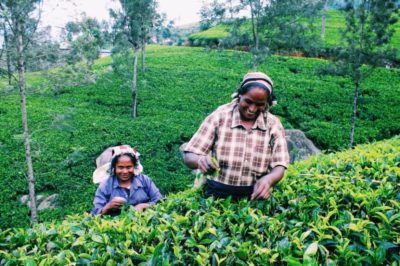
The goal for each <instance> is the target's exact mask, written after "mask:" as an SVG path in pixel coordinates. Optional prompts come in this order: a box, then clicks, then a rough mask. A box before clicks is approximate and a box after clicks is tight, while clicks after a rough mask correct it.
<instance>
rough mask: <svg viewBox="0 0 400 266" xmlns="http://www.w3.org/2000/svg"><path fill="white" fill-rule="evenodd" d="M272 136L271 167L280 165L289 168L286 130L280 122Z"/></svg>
mask: <svg viewBox="0 0 400 266" xmlns="http://www.w3.org/2000/svg"><path fill="white" fill-rule="evenodd" d="M272 138H273V141H272V143H273V145H272V157H271V163H270V166H271V169H272V168H274V167H276V166H278V165H280V166H283V167H285V168H287V167H288V165H289V151H288V147H287V142H286V138H285V130H284V128H283V126H282V124H281V123H280V122H279V123H278V125H277V126H276V128H275V130H273V132H272Z"/></svg>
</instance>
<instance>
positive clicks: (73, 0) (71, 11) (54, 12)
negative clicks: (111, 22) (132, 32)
mask: <svg viewBox="0 0 400 266" xmlns="http://www.w3.org/2000/svg"><path fill="white" fill-rule="evenodd" d="M118 2H119V1H118V0H117V1H114V0H44V1H43V4H42V17H41V20H42V25H43V26H46V25H50V26H52V29H53V31H56V32H57V31H59V30H60V29H61V28H62V27H63V26H64V25H65V23H66V22H68V21H71V20H78V19H79V17H80V14H81V13H82V12H85V13H86V14H87V16H89V17H96V18H98V19H99V20H102V19H105V20H108V18H109V17H108V10H109V9H110V8H115V7H118V6H119V4H118ZM158 3H159V11H160V12H162V13H166V14H167V19H168V20H171V19H173V20H175V25H185V24H189V23H193V22H197V21H199V20H200V15H199V14H198V13H199V10H200V7H201V4H202V0H158ZM53 34H54V32H53Z"/></svg>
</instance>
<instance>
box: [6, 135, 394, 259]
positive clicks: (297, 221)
mask: <svg viewBox="0 0 400 266" xmlns="http://www.w3.org/2000/svg"><path fill="white" fill-rule="evenodd" d="M399 154H400V139H399V138H398V137H397V138H394V139H391V140H387V141H382V142H378V143H375V144H371V145H362V146H359V147H356V148H355V149H354V150H351V151H346V152H342V153H338V154H329V155H323V156H319V157H317V158H312V159H311V160H310V161H303V162H299V163H296V164H294V165H293V166H290V167H289V169H288V173H287V175H286V177H285V178H284V180H283V181H282V182H280V183H279V184H278V185H277V186H276V188H275V189H274V191H273V193H272V197H271V198H270V199H269V200H265V201H264V200H263V201H248V200H247V199H244V200H240V201H232V200H231V199H230V198H228V199H215V198H213V197H210V198H204V196H203V194H202V192H201V191H200V190H197V191H196V190H186V191H184V192H179V193H177V194H170V195H168V196H167V197H166V198H165V199H164V201H163V202H162V203H159V204H157V205H155V206H154V208H152V209H149V210H146V211H145V212H136V211H134V210H133V209H126V210H125V211H124V212H123V214H122V215H120V216H118V217H114V218H110V217H104V218H103V217H95V218H92V217H91V216H89V215H87V214H85V215H74V216H69V217H67V219H65V220H64V221H60V222H52V223H43V224H38V225H36V226H34V227H33V228H31V229H7V230H4V231H0V265H18V264H22V263H25V264H29V265H66V264H80V265H138V264H139V265H270V264H277V265H278V264H290V265H397V263H398V261H399V260H400V253H399V250H400V242H399V235H400V203H399V202H400V187H399V183H400V171H399V169H400V168H399V166H400V157H399Z"/></svg>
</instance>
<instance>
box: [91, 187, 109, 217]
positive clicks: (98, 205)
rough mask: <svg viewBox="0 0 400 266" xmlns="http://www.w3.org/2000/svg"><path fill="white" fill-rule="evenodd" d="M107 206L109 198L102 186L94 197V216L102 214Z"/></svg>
mask: <svg viewBox="0 0 400 266" xmlns="http://www.w3.org/2000/svg"><path fill="white" fill-rule="evenodd" d="M106 204H107V196H106V193H104V191H103V189H102V187H101V186H100V187H98V188H97V190H96V194H95V196H94V200H93V205H94V208H93V209H92V211H91V213H92V215H97V214H100V213H101V211H102V210H103V208H104V206H106Z"/></svg>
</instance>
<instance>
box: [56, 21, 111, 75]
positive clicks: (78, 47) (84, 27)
mask: <svg viewBox="0 0 400 266" xmlns="http://www.w3.org/2000/svg"><path fill="white" fill-rule="evenodd" d="M63 31H64V38H65V39H66V41H67V42H68V43H69V46H70V47H69V49H70V50H69V53H68V56H67V62H68V63H69V64H76V63H77V62H80V61H83V60H84V61H86V64H87V65H88V67H89V68H91V67H92V65H93V63H94V60H96V59H97V58H99V55H100V49H101V47H102V46H103V45H104V43H105V40H104V33H103V32H104V31H105V29H103V28H102V25H100V23H99V22H98V21H97V20H96V19H95V18H90V17H86V16H84V17H83V18H82V19H81V21H76V22H74V21H70V22H68V23H67V24H66V25H65V29H64V30H63Z"/></svg>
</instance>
